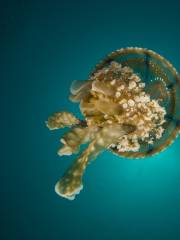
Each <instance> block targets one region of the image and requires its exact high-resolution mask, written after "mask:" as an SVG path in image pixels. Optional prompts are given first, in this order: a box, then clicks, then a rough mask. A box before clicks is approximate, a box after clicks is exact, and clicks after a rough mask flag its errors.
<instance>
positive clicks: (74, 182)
mask: <svg viewBox="0 0 180 240" xmlns="http://www.w3.org/2000/svg"><path fill="white" fill-rule="evenodd" d="M132 130H134V128H133V127H132V126H122V125H117V124H114V125H109V126H106V127H103V128H102V129H101V130H99V132H98V133H97V134H96V137H95V138H94V140H92V142H91V143H90V144H89V146H88V147H87V148H86V149H85V150H84V151H83V152H82V154H81V155H80V156H79V157H78V158H77V159H76V160H75V162H74V163H73V164H72V166H71V167H70V168H69V169H68V170H67V171H66V173H65V174H64V176H63V177H62V178H61V179H60V180H59V181H58V182H57V184H56V185H55V191H56V193H57V194H58V195H60V196H62V197H65V198H67V199H69V200H73V199H74V198H75V195H76V194H78V193H79V192H80V190H81V189H82V188H83V184H82V177H83V174H84V172H85V169H86V166H87V165H88V163H89V162H90V161H91V160H93V159H95V158H96V157H97V156H98V155H99V154H100V153H101V152H102V151H103V150H105V149H107V148H108V147H109V146H110V145H111V144H113V143H115V142H116V141H117V140H118V138H119V137H121V136H123V135H125V134H128V133H130V132H131V131H132Z"/></svg>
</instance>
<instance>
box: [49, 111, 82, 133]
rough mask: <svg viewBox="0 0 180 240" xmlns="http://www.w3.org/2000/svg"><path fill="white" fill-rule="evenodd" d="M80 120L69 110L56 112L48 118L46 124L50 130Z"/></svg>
mask: <svg viewBox="0 0 180 240" xmlns="http://www.w3.org/2000/svg"><path fill="white" fill-rule="evenodd" d="M79 123H80V120H79V119H77V118H76V117H75V116H74V115H73V114H72V113H69V112H56V113H54V114H53V115H52V116H50V117H49V118H48V121H47V122H46V126H47V127H48V128H49V129H50V130H55V129H59V128H64V127H71V126H73V125H75V124H79Z"/></svg>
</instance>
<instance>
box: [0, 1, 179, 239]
mask: <svg viewBox="0 0 180 240" xmlns="http://www.w3.org/2000/svg"><path fill="white" fill-rule="evenodd" d="M0 9H1V14H0V16H1V17H0V23H1V27H0V29H1V39H0V41H1V65H0V66H1V88H0V89H1V94H0V96H1V99H2V101H1V102H2V103H3V106H2V110H3V113H2V115H1V116H2V117H1V121H2V124H1V129H2V135H1V136H2V137H1V146H2V150H1V158H0V159H1V171H0V173H1V179H2V181H1V183H3V184H2V187H1V195H0V196H1V212H0V216H1V225H0V226H1V230H0V235H1V237H0V239H2V240H10V239H13V240H16V239H17V240H21V239H23V240H24V239H26V240H29V239H37V240H41V239H42V240H46V239H47V240H49V239H51V240H71V239H78V240H84V239H85V240H89V239H93V240H99V239H102V240H107V239H108V240H109V239H112V240H120V239H122V240H130V239H134V240H136V239H138V240H152V239H153V240H178V239H180V221H179V219H180V160H179V159H180V157H179V156H180V138H177V139H176V141H175V142H174V143H173V145H172V146H170V147H169V148H168V149H167V150H165V151H164V152H162V153H161V154H159V155H157V156H155V157H151V158H147V159H145V160H127V159H122V158H119V157H117V156H115V155H112V154H111V153H109V152H104V153H103V154H102V155H101V156H100V157H99V158H98V159H97V160H96V161H94V162H92V164H91V165H89V167H88V169H87V171H86V174H85V177H84V189H83V191H82V192H81V193H80V195H78V196H77V197H76V199H75V200H74V201H68V200H66V199H63V198H60V197H58V196H57V195H56V194H55V192H54V184H55V183H56V181H57V180H58V179H59V177H60V176H61V175H62V174H63V172H64V171H65V169H66V168H67V167H68V166H69V164H70V163H71V162H72V161H73V159H74V157H62V158H59V157H58V155H57V154H56V151H57V149H58V147H59V138H60V136H61V135H62V133H63V131H64V130H63V131H62V130H60V131H56V132H50V131H49V130H48V129H47V128H46V127H45V124H44V122H45V120H46V119H47V117H48V116H49V115H50V114H51V113H53V112H55V111H61V110H64V109H66V110H69V111H72V112H73V113H75V114H77V115H79V114H80V113H79V109H78V105H75V104H73V103H71V102H69V100H68V95H69V86H70V84H71V82H72V81H73V80H75V79H80V80H81V79H82V80H83V79H87V76H88V74H89V73H90V71H91V70H92V69H93V67H94V65H95V64H96V63H97V62H99V60H101V59H102V58H103V57H104V56H105V55H106V54H108V53H110V52H111V51H114V50H116V49H118V48H121V47H127V46H139V47H147V48H149V49H152V50H154V51H156V52H158V53H159V54H162V55H163V56H164V57H166V58H167V59H168V60H169V61H171V62H172V63H173V64H174V66H175V67H176V68H177V69H179V71H180V55H179V49H180V44H179V42H180V30H179V24H180V15H179V10H180V4H179V3H178V1H173V0H172V1H168V2H166V1H148V2H145V1H144V2H143V1H109V2H104V1H98V3H96V2H95V1H87V2H86V3H85V2H84V1H68V2H65V1H64V2H62V1H53V0H52V1H42V0H36V1H20V0H19V1H18V0H14V1H12V2H11V1H6V2H5V1H4V3H3V2H1V8H0Z"/></svg>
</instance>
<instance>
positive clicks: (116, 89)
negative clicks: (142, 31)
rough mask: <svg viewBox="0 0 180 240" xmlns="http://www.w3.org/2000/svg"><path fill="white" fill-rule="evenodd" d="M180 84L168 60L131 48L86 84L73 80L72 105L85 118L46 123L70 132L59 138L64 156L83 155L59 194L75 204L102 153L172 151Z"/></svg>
mask: <svg viewBox="0 0 180 240" xmlns="http://www.w3.org/2000/svg"><path fill="white" fill-rule="evenodd" d="M179 83H180V78H179V75H178V73H177V71H176V70H175V68H174V67H173V66H172V65H171V64H170V63H169V62H168V61H167V60H166V59H165V58H163V57H162V56H160V55H159V54H157V53H155V52H153V51H151V50H148V49H143V48H132V47H131V48H123V49H120V50H117V51H115V52H112V53H111V54H109V55H108V56H107V57H106V58H105V59H104V60H102V61H101V62H100V63H99V64H97V65H96V67H95V69H94V70H93V72H92V73H91V74H90V75H89V77H88V79H87V80H76V81H73V82H72V84H71V87H70V100H71V101H72V102H74V103H78V104H79V107H80V111H81V113H82V116H83V118H82V119H78V118H77V117H76V116H74V115H73V114H72V113H70V112H66V111H62V112H56V113H54V114H53V115H52V116H50V117H49V118H48V120H47V121H46V125H47V127H48V128H49V129H50V130H55V129H60V128H64V127H68V128H69V131H67V132H66V133H65V134H64V136H62V138H61V139H60V142H61V147H60V149H59V150H58V154H59V155H60V156H64V155H72V154H75V153H79V155H78V157H77V158H76V159H75V160H74V162H73V163H72V165H71V166H70V167H69V168H68V169H67V171H66V172H65V173H64V175H63V176H62V177H61V178H60V180H59V181H58V182H57V183H56V185H55V191H56V193H57V194H58V195H60V196H61V197H64V198H67V199H69V200H73V199H74V198H75V196H76V195H77V194H78V193H79V192H80V191H81V189H82V188H83V183H82V179H83V175H84V172H85V170H86V167H87V165H88V164H89V163H90V162H91V161H92V160H94V159H95V158H97V156H99V155H100V154H101V153H102V152H103V151H104V150H109V151H111V152H112V153H114V154H116V155H118V156H120V157H126V158H129V159H135V158H144V157H147V156H152V155H153V154H157V153H159V152H161V151H162V150H164V149H165V148H166V147H167V146H169V145H170V144H171V143H172V142H173V140H174V139H175V138H176V137H177V135H178V133H179V129H180V109H179V108H178V106H177V103H178V100H180V85H179ZM83 144H86V148H85V149H84V150H82V151H81V145H83Z"/></svg>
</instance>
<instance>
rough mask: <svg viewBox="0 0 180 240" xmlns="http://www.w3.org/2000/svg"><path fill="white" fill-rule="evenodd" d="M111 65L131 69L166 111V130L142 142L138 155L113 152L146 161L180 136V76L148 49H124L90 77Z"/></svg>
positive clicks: (146, 90)
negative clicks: (159, 135)
mask: <svg viewBox="0 0 180 240" xmlns="http://www.w3.org/2000/svg"><path fill="white" fill-rule="evenodd" d="M112 62H116V63H120V64H121V66H129V67H130V68H131V69H133V71H134V72H135V73H136V74H137V75H138V76H139V77H140V79H141V80H142V81H143V82H144V83H145V84H146V87H145V89H144V90H145V92H147V93H148V94H149V95H150V97H151V98H153V99H156V100H158V101H159V103H160V104H161V106H163V107H164V108H165V110H166V115H165V119H166V121H165V122H164V124H163V126H164V128H165V131H164V133H163V135H162V137H161V138H160V139H157V140H156V141H155V142H154V143H153V144H147V143H144V142H142V143H141V148H140V149H139V151H137V152H132V151H130V152H119V151H118V150H117V148H110V150H111V151H112V152H113V153H115V154H117V155H119V156H122V157H126V158H131V159H134V158H144V157H147V156H152V155H154V154H157V153H159V152H161V151H163V150H165V149H166V148H167V147H168V146H169V145H170V144H171V143H173V141H174V140H175V138H176V137H177V135H178V133H179V130H180V76H179V74H178V72H177V71H176V69H175V68H174V67H173V65H172V64H171V63H170V62H169V61H168V60H166V59H165V58H164V57H162V56H161V55H159V54H157V53H156V52H154V51H152V50H149V49H145V48H136V47H129V48H122V49H119V50H117V51H114V52H112V53H110V54H109V55H108V56H107V57H105V58H104V59H103V60H102V61H101V62H100V63H99V64H97V65H96V67H95V69H94V70H93V71H92V73H91V74H90V78H92V76H94V75H96V74H97V72H98V71H99V70H100V69H102V68H104V67H107V66H108V65H109V64H111V63H112Z"/></svg>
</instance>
